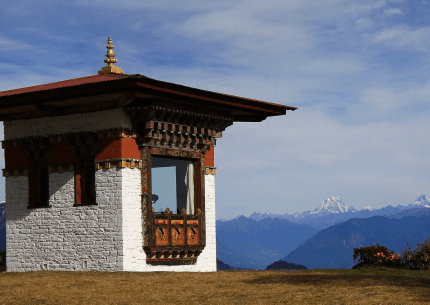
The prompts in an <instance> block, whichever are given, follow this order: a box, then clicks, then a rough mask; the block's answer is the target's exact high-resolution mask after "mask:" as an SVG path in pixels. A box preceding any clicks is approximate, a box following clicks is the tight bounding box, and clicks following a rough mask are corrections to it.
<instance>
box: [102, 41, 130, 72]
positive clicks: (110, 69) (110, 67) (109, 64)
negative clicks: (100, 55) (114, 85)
mask: <svg viewBox="0 0 430 305" xmlns="http://www.w3.org/2000/svg"><path fill="white" fill-rule="evenodd" d="M107 42H108V45H107V46H106V49H108V50H107V53H106V55H105V56H106V57H107V58H106V59H105V60H104V62H105V63H107V66H106V67H103V68H102V69H101V70H100V71H99V72H98V73H99V74H105V73H119V74H124V71H123V70H121V68H120V67H117V66H114V63H116V62H117V61H118V59H116V58H114V57H115V54H114V53H113V50H112V49H113V48H114V46H113V45H112V39H111V38H110V36H109V37H108V41H107Z"/></svg>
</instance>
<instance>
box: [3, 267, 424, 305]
mask: <svg viewBox="0 0 430 305" xmlns="http://www.w3.org/2000/svg"><path fill="white" fill-rule="evenodd" d="M393 272H394V273H395V272H397V271H390V272H388V271H378V270H370V271H369V270H367V271H358V270H346V269H345V270H306V271H300V272H284V271H283V272H277V271H234V272H231V271H218V272H216V273H191V272H184V273H181V272H177V273H173V272H154V273H144V272H142V273H138V272H94V271H89V272H55V271H36V272H25V273H12V272H11V273H9V272H1V273H0V304H104V305H106V304H366V305H367V304H408V305H409V304H423V303H429V302H430V272H428V271H425V272H424V271H407V272H406V271H404V272H403V273H401V275H391V274H392V273H393ZM342 273H344V274H342ZM378 273H379V274H378Z"/></svg>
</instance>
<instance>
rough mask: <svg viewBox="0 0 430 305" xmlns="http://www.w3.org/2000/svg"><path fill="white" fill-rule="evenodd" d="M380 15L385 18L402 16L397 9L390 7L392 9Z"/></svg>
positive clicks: (400, 11)
mask: <svg viewBox="0 0 430 305" xmlns="http://www.w3.org/2000/svg"><path fill="white" fill-rule="evenodd" d="M382 14H383V15H385V16H393V15H403V12H402V10H401V9H399V8H394V7H392V8H389V9H387V10H385V11H384V12H383V13H382Z"/></svg>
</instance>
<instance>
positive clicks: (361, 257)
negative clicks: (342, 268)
mask: <svg viewBox="0 0 430 305" xmlns="http://www.w3.org/2000/svg"><path fill="white" fill-rule="evenodd" d="M353 257H354V262H355V261H358V263H357V264H356V265H355V266H353V267H352V269H357V268H361V267H370V266H373V267H388V268H402V267H403V265H404V264H403V260H402V258H401V256H400V255H398V254H394V251H390V250H388V249H387V248H386V247H384V246H380V245H379V244H376V246H375V245H373V246H370V247H361V248H355V249H354V256H353Z"/></svg>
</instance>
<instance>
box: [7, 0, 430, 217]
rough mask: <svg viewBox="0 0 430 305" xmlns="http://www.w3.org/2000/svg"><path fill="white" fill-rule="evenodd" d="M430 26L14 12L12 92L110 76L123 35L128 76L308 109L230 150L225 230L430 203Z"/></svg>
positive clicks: (230, 8) (286, 10) (369, 18)
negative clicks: (330, 206) (336, 208)
mask: <svg viewBox="0 0 430 305" xmlns="http://www.w3.org/2000/svg"><path fill="white" fill-rule="evenodd" d="M429 13H430V4H429V3H428V2H427V1H415V0H409V1H401V0H397V1H393V0H392V1H388V0H387V1H379V0H357V1H354V0H312V1H311V0H290V1H285V0H282V1H281V0H266V1H256V0H243V1H223V0H220V1H216V2H213V1H191V0H189V1H188V0H185V1H163V0H160V1H157V2H155V1H150V2H149V1H144V0H127V1H125V0H124V1H120V0H116V1H112V0H104V1H91V0H85V1H84V0H81V1H73V0H71V1H67V2H65V1H51V0H45V1H20V0H14V1H7V0H6V1H3V2H2V10H1V11H0V90H8V89H14V88H20V87H25V86H31V85H37V84H42V83H48V82H55V81H59V80H65V79H70V78H76V77H82V76H87V75H93V74H96V73H97V71H98V70H99V69H100V68H101V67H102V66H104V65H105V64H104V63H103V59H104V58H105V57H104V55H105V54H106V48H105V46H106V40H107V36H108V35H111V36H112V40H113V45H114V46H115V49H114V51H115V54H116V55H117V59H118V63H117V65H118V66H120V67H121V68H122V69H123V70H124V72H125V73H127V74H143V75H147V76H149V77H152V78H155V79H159V80H164V81H169V82H174V83H178V84H182V85H187V86H191V87H196V88H201V89H206V90H212V91H217V92H222V93H227V94H233V95H239V96H244V97H249V98H255V99H261V100H265V101H269V102H274V103H279V104H285V105H290V106H295V107H298V108H299V109H298V110H296V111H294V112H291V111H289V112H288V113H287V115H286V116H282V117H277V118H270V119H268V120H266V121H264V122H262V123H235V124H234V125H233V126H231V127H229V128H227V130H226V132H225V133H224V136H223V138H221V139H219V140H218V143H217V147H216V150H215V162H216V166H217V168H218V171H217V175H216V196H217V210H216V212H217V218H218V219H219V218H223V219H231V218H233V217H235V216H237V215H240V214H244V215H245V216H248V215H250V214H251V213H252V212H255V211H257V212H272V213H294V212H303V211H305V210H309V209H311V208H312V207H315V206H317V205H319V204H320V203H321V202H322V201H323V200H324V199H325V198H327V197H329V196H332V195H333V196H341V197H342V199H343V201H344V202H345V203H346V204H347V205H352V206H353V207H354V208H356V209H361V208H363V207H364V206H369V205H370V206H372V207H374V208H380V207H383V206H386V205H388V204H391V205H394V206H396V205H398V204H408V203H410V202H413V201H414V200H415V199H416V198H417V197H418V196H419V195H420V194H426V193H427V194H428V195H430V192H428V190H429V186H430V157H429V152H430V141H429V139H430V136H429V133H430V120H429V116H430V103H429V101H430V22H429V18H428V16H429ZM1 161H2V162H3V160H1ZM3 164H4V163H3ZM2 166H4V165H2ZM1 182H2V183H3V184H4V179H3V180H2V181H1ZM0 189H3V187H1V186H0ZM0 196H1V198H0V199H2V200H3V199H4V193H0Z"/></svg>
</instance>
